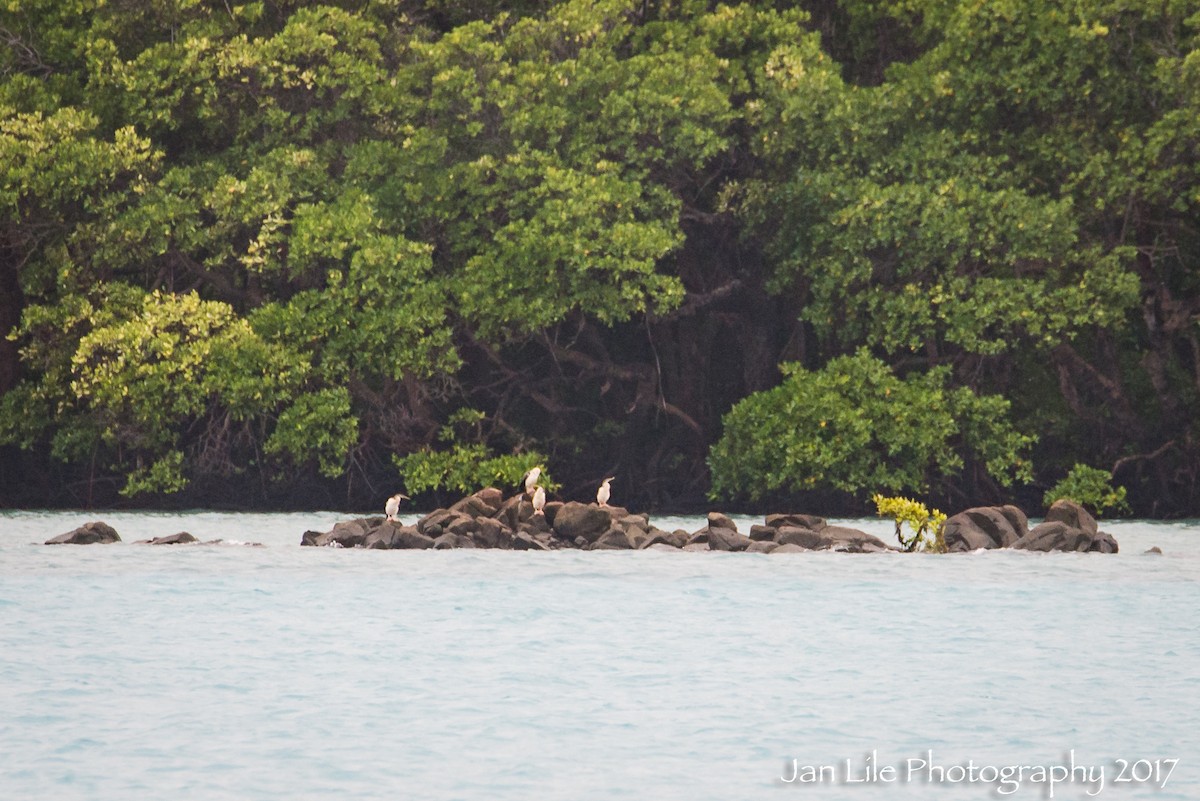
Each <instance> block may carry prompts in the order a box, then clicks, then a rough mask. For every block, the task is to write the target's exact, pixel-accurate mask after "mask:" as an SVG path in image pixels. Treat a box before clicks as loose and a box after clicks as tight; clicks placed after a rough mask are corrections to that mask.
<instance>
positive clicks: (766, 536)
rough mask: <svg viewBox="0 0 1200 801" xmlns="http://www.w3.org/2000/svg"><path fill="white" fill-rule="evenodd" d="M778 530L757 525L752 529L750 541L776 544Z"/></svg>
mask: <svg viewBox="0 0 1200 801" xmlns="http://www.w3.org/2000/svg"><path fill="white" fill-rule="evenodd" d="M776 532H777V529H774V528H771V527H770V526H763V525H759V524H758V523H755V524H754V525H753V526H751V527H750V539H752V540H757V541H760V542H774V541H775V534H776Z"/></svg>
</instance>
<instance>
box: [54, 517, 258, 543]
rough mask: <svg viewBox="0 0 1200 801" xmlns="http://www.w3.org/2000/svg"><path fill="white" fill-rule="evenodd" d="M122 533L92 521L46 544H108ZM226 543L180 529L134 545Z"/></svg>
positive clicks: (116, 540) (119, 538)
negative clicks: (205, 540) (202, 540)
mask: <svg viewBox="0 0 1200 801" xmlns="http://www.w3.org/2000/svg"><path fill="white" fill-rule="evenodd" d="M120 541H121V535H120V534H118V533H117V532H116V529H114V528H113V527H112V526H110V525H109V524H108V523H102V522H99V521H97V522H92V523H84V524H83V525H82V526H80V527H79V528H77V529H75V530H74V531H68V532H67V533H66V534H59V535H58V536H57V537H51V538H50V539H48V540H46V542H45V544H46V545H96V544H102V545H107V544H109V543H113V542H120ZM190 544H196V545H225V544H226V542H225V541H224V540H209V541H208V542H201V541H200V540H198V539H196V537H195V536H193V535H192V534H189V533H188V532H186V531H180V532H179V533H178V534H168V535H167V536H165V537H155V538H153V539H149V540H137V541H135V542H134V545H190ZM244 544H245V545H248V546H253V547H259V548H261V547H262V543H261V542H248V543H244Z"/></svg>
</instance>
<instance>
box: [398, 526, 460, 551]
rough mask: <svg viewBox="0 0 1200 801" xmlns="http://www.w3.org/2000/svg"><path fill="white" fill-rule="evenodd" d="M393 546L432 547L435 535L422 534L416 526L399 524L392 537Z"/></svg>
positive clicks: (412, 548)
mask: <svg viewBox="0 0 1200 801" xmlns="http://www.w3.org/2000/svg"><path fill="white" fill-rule="evenodd" d="M460 536H461V535H460ZM391 547H393V548H405V549H409V550H423V549H425V548H432V547H433V537H430V536H428V535H425V534H422V533H421V532H420V531H418V530H417V528H416V526H397V527H396V529H395V534H393V535H392V538H391Z"/></svg>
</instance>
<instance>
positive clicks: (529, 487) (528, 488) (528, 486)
mask: <svg viewBox="0 0 1200 801" xmlns="http://www.w3.org/2000/svg"><path fill="white" fill-rule="evenodd" d="M541 477H542V468H541V467H535V468H533V469H532V470H530V471H529V472H528V473H526V474H525V477H524V479H522V480H523V481H524V482H525V493H526V494H527V495H531V494H533V488H534V487H536V486H537V483H538V479H539V478H541Z"/></svg>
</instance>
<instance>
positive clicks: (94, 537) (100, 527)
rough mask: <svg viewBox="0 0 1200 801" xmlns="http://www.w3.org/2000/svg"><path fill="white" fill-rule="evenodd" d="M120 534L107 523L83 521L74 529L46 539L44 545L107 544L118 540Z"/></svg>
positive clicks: (119, 539)
mask: <svg viewBox="0 0 1200 801" xmlns="http://www.w3.org/2000/svg"><path fill="white" fill-rule="evenodd" d="M120 541H121V535H120V534H118V533H117V531H116V529H114V528H113V527H112V526H110V525H109V524H108V523H104V522H101V521H99V520H97V521H94V522H91V523H84V524H83V525H82V526H80V527H79V528H77V529H75V530H74V531H68V532H67V533H66V534H59V535H58V536H57V537H51V538H50V539H48V540H46V545H109V544H111V543H114V542H120Z"/></svg>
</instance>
